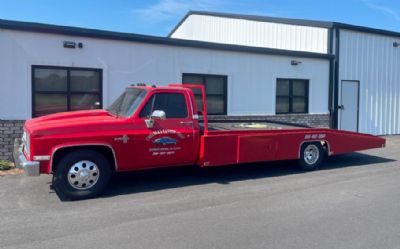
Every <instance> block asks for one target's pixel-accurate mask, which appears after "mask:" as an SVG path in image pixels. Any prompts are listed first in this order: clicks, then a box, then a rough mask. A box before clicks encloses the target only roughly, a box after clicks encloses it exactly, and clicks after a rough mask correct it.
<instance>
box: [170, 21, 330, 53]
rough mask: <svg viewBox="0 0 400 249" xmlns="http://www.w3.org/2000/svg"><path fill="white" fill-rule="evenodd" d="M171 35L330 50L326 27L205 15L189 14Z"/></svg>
mask: <svg viewBox="0 0 400 249" xmlns="http://www.w3.org/2000/svg"><path fill="white" fill-rule="evenodd" d="M171 37H172V38H179V39H188V40H199V41H207V42H216V43H225V44H237V45H245V46H253V47H267V48H277V49H286V50H295V51H306V52H316V53H327V52H328V47H327V46H328V45H327V42H328V29H326V28H319V27H309V26H299V25H290V24H282V23H272V22H260V21H251V20H244V19H234V18H226V17H216V16H206V15H195V14H193V15H190V16H189V17H188V18H187V19H186V20H185V21H184V22H183V23H182V24H181V26H180V27H179V28H178V29H177V30H175V32H174V33H173V34H172V35H171Z"/></svg>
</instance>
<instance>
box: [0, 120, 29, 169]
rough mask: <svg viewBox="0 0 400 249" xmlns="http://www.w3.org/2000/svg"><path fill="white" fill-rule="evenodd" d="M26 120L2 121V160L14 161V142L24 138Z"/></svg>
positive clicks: (0, 123)
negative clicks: (23, 128) (23, 129)
mask: <svg viewBox="0 0 400 249" xmlns="http://www.w3.org/2000/svg"><path fill="white" fill-rule="evenodd" d="M24 123H25V120H0V160H10V161H11V160H12V152H13V147H14V140H15V139H16V138H21V137H22V132H23V131H22V127H23V125H24Z"/></svg>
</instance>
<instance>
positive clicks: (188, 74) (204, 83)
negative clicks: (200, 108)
mask: <svg viewBox="0 0 400 249" xmlns="http://www.w3.org/2000/svg"><path fill="white" fill-rule="evenodd" d="M184 76H194V77H201V78H202V81H203V84H202V85H203V86H204V88H205V91H206V101H207V97H208V96H210V97H220V96H222V97H223V101H224V111H223V112H222V113H212V114H210V113H207V114H208V115H227V114H228V76H227V75H220V74H201V73H182V84H183V85H185V84H189V83H183V77H184ZM207 77H221V78H223V80H224V83H223V84H224V90H223V93H222V94H215V93H213V94H207V81H206V78H207ZM191 83H194V82H191ZM199 85H200V84H199ZM194 96H195V98H196V96H199V95H198V94H194ZM200 96H201V95H200ZM206 104H207V103H206Z"/></svg>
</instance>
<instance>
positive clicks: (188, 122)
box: [181, 121, 193, 125]
mask: <svg viewBox="0 0 400 249" xmlns="http://www.w3.org/2000/svg"><path fill="white" fill-rule="evenodd" d="M181 124H190V125H192V124H193V121H181Z"/></svg>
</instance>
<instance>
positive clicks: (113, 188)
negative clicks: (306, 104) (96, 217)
mask: <svg viewBox="0 0 400 249" xmlns="http://www.w3.org/2000/svg"><path fill="white" fill-rule="evenodd" d="M393 161H396V160H393V159H387V158H383V157H378V156H372V155H367V154H362V153H350V154H346V155H339V156H333V157H330V158H328V159H326V160H325V161H324V163H323V165H322V167H321V169H320V170H322V171H326V170H332V169H340V168H346V167H368V166H372V165H373V164H382V163H387V162H393ZM296 166H297V161H279V162H266V163H253V164H241V165H234V166H228V167H209V168H200V167H197V166H188V167H176V168H164V169H154V170H146V171H139V172H132V173H119V174H115V175H114V176H113V177H112V179H111V182H110V185H109V186H108V188H107V190H106V192H105V193H104V194H103V195H102V197H103V198H104V197H106V198H107V197H113V196H118V195H126V194H134V193H141V192H151V191H157V190H162V189H172V188H181V187H186V186H193V185H203V184H210V183H219V184H229V183H231V182H234V181H243V180H251V179H258V178H267V177H279V176H285V175H292V174H302V173H304V171H301V170H299V169H298V168H297V167H296Z"/></svg>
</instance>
